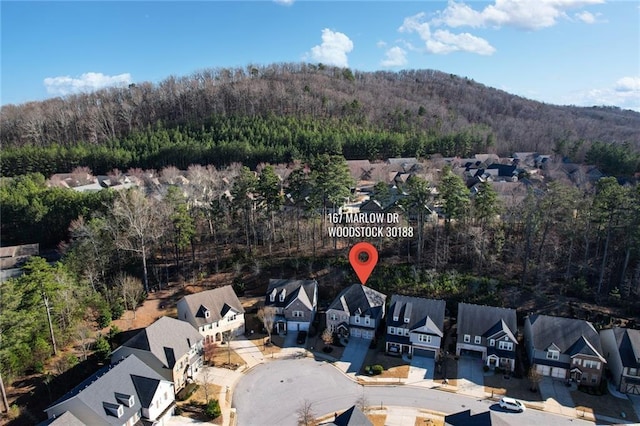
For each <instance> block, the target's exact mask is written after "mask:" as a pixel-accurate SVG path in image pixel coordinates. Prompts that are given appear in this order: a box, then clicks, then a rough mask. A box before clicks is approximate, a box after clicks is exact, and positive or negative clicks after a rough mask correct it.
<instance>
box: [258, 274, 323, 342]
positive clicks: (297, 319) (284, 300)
mask: <svg viewBox="0 0 640 426" xmlns="http://www.w3.org/2000/svg"><path fill="white" fill-rule="evenodd" d="M264 306H273V307H274V308H275V309H276V320H275V325H274V327H275V329H276V332H277V333H284V334H286V333H287V331H289V330H291V331H298V330H304V331H309V326H310V325H311V323H312V322H313V318H314V317H315V315H316V311H317V309H318V282H317V281H316V280H286V279H270V280H269V286H268V287H267V294H266V296H265V300H264Z"/></svg>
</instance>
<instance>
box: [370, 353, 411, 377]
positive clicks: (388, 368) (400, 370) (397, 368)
mask: <svg viewBox="0 0 640 426" xmlns="http://www.w3.org/2000/svg"><path fill="white" fill-rule="evenodd" d="M376 364H379V365H381V366H382V367H383V368H384V371H383V372H382V374H380V375H378V376H376V377H380V378H389V379H406V378H407V377H408V376H409V365H408V364H407V363H406V361H404V360H403V359H402V357H397V356H391V355H387V354H385V353H384V352H377V351H373V350H370V351H369V352H368V353H367V356H366V357H365V359H364V363H363V365H362V371H361V372H360V374H366V372H365V371H364V368H365V367H366V366H367V365H376Z"/></svg>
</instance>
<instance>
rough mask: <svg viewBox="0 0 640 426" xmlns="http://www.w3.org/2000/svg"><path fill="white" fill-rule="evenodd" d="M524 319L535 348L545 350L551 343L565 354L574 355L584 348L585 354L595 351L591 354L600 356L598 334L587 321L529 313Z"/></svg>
mask: <svg viewBox="0 0 640 426" xmlns="http://www.w3.org/2000/svg"><path fill="white" fill-rule="evenodd" d="M525 321H526V323H528V326H529V327H530V329H531V339H532V341H533V342H532V343H533V347H534V348H535V349H537V350H545V349H547V348H548V347H549V346H551V345H552V344H553V345H555V346H556V347H557V348H558V350H559V351H560V352H562V353H564V354H567V355H571V356H574V355H576V354H578V353H580V352H581V351H582V350H584V351H586V352H585V353H584V354H585V355H589V354H590V352H591V353H597V355H593V356H598V357H599V358H602V355H601V354H602V346H601V345H600V335H599V334H598V332H597V331H596V329H595V328H594V327H593V325H592V324H591V323H590V322H588V321H584V320H579V319H574V318H563V317H553V316H549V315H530V316H528V317H527V318H526V320H525Z"/></svg>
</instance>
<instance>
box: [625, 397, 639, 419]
mask: <svg viewBox="0 0 640 426" xmlns="http://www.w3.org/2000/svg"><path fill="white" fill-rule="evenodd" d="M627 398H629V401H631V403H632V404H633V409H634V410H635V411H636V414H637V415H638V417H639V418H640V395H627Z"/></svg>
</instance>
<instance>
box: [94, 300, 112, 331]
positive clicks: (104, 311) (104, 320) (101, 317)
mask: <svg viewBox="0 0 640 426" xmlns="http://www.w3.org/2000/svg"><path fill="white" fill-rule="evenodd" d="M112 318H113V317H112V315H111V310H110V309H109V306H107V304H106V303H104V304H101V305H100V307H99V308H98V318H97V319H96V320H97V321H98V326H99V327H100V328H105V327H108V326H109V324H111V320H112Z"/></svg>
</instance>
